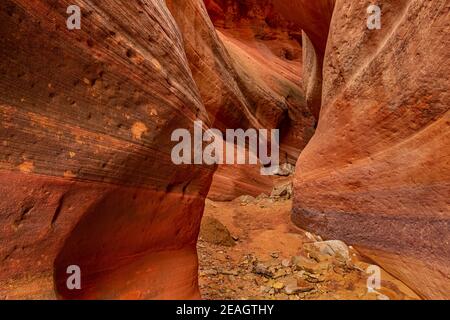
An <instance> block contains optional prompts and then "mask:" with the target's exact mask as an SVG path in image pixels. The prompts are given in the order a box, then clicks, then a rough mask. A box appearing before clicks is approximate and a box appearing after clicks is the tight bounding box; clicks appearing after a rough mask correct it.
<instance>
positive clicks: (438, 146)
mask: <svg viewBox="0 0 450 320" xmlns="http://www.w3.org/2000/svg"><path fill="white" fill-rule="evenodd" d="M279 2H280V3H285V4H286V5H290V4H291V3H292V1H286V2H283V1H279ZM319 2H320V1H318V2H314V3H319ZM325 2H326V1H323V3H325ZM297 3H298V6H299V10H300V11H301V10H303V9H305V8H306V7H302V4H301V1H298V2H297ZM310 3H312V2H310ZM379 4H380V5H381V6H382V29H381V30H374V31H369V30H368V29H367V27H366V25H365V21H366V19H367V13H366V10H367V6H368V4H367V1H362V0H361V1H340V2H337V4H336V8H335V10H334V14H333V19H332V22H331V27H330V33H329V37H328V41H327V47H326V51H325V56H324V69H323V88H322V102H321V111H320V120H319V125H318V129H317V132H316V134H315V136H314V138H313V139H312V140H311V142H310V144H309V145H308V146H307V148H306V149H305V150H304V151H303V152H302V154H301V156H300V158H299V161H298V163H297V175H296V181H295V193H296V197H295V204H294V220H295V222H296V223H297V224H298V225H299V226H301V227H304V228H307V229H309V230H313V231H314V232H316V233H319V234H320V235H322V236H324V237H325V238H328V239H340V240H344V241H345V242H346V243H348V244H352V245H354V246H355V247H356V248H357V249H359V250H360V251H361V252H362V253H363V254H365V255H367V256H368V257H370V258H371V259H372V260H373V261H375V262H376V263H377V264H379V265H381V266H382V267H383V268H384V269H385V270H386V271H388V272H390V273H391V274H393V275H394V276H396V277H398V278H399V279H400V280H402V281H403V282H404V283H406V284H407V285H408V286H410V287H411V288H412V289H413V290H414V291H416V292H417V293H419V294H420V295H421V296H422V297H424V298H447V299H448V298H449V297H450V291H449V288H450V282H449V278H448V275H449V274H450V269H449V261H450V251H449V246H448V243H449V235H450V230H449V210H448V208H449V202H448V198H449V196H448V195H449V194H450V185H449V180H450V179H449V178H450V165H449V162H448V159H449V158H450V153H449V150H450V149H449V148H448V147H447V146H448V141H449V133H450V130H449V123H450V121H449V119H450V118H449V107H448V106H449V105H450V98H449V90H448V85H449V71H450V70H449V64H448V53H447V51H448V48H447V47H448V38H449V30H450V27H449V23H448V19H447V17H448V11H449V7H448V4H446V3H445V1H432V2H422V1H381V2H380V1H379ZM306 11H307V10H306ZM291 12H294V11H291ZM313 16H314V17H315V15H313ZM314 19H315V18H314ZM323 19H325V20H327V19H328V14H326V15H325V17H324V18H323ZM319 20H321V19H320V18H319ZM314 21H317V20H314ZM298 22H299V23H303V27H304V29H305V31H306V32H307V33H308V35H309V38H310V39H311V42H312V44H313V46H314V47H315V49H316V51H318V52H316V53H317V56H319V55H320V52H321V50H318V48H319V49H320V48H321V46H320V43H321V42H320V41H318V40H317V39H316V36H315V35H314V33H311V31H308V29H307V28H306V24H307V23H305V19H304V17H302V18H300V17H299V21H298ZM316 59H318V60H320V58H319V57H316ZM310 63H312V62H310ZM305 69H306V70H312V69H314V68H313V67H312V66H309V67H308V66H305Z"/></svg>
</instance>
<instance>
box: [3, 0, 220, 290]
mask: <svg viewBox="0 0 450 320" xmlns="http://www.w3.org/2000/svg"><path fill="white" fill-rule="evenodd" d="M72 4H76V5H79V6H80V7H81V10H82V14H83V16H82V20H81V22H82V25H81V30H72V31H70V30H68V29H67V28H66V19H67V17H68V15H67V14H66V10H67V7H68V6H69V5H72ZM0 21H1V22H0V23H1V27H0V57H1V58H0V74H1V77H0V92H1V95H0V96H1V97H0V124H1V130H0V194H1V195H2V196H1V198H0V226H1V227H0V243H1V246H0V297H1V298H10V299H16V298H19V299H21V298H55V297H59V298H68V299H70V298H110V299H115V298H142V299H148V298H180V299H188V298H198V297H199V292H198V287H197V281H196V277H197V273H196V272H197V257H196V251H195V242H196V239H197V234H198V228H199V225H200V219H201V214H202V210H203V206H204V198H205V196H206V194H207V191H208V188H209V185H210V183H211V178H212V174H213V171H214V169H215V168H214V167H206V166H195V167H191V166H189V167H188V166H175V165H174V164H173V163H172V160H171V157H170V154H171V148H172V146H173V143H172V142H171V141H170V138H171V133H172V131H173V130H175V129H177V128H186V129H190V128H191V129H192V128H193V121H194V120H195V119H200V120H203V121H204V123H205V124H208V116H207V112H206V110H205V108H204V106H203V103H202V101H201V97H200V94H199V92H198V90H197V86H196V84H195V82H194V79H193V78H192V74H191V71H190V69H189V66H188V62H187V59H186V55H185V51H184V46H183V39H182V36H181V34H180V32H179V29H178V27H177V26H176V23H175V21H174V20H173V18H172V17H171V15H170V12H169V10H168V9H167V7H166V6H165V4H164V2H163V1H138V2H122V1H101V2H97V3H96V4H95V5H94V4H92V2H90V1H70V2H68V1H58V2H57V3H56V2H54V1H45V0H42V1H33V2H30V1H21V0H14V1H11V0H6V1H2V2H1V4H0ZM136 259H141V260H142V261H145V263H143V264H142V265H145V268H140V269H139V270H137V269H133V268H135V267H136V266H134V267H133V263H134V262H133V261H135V260H136ZM69 265H78V266H80V267H81V272H82V274H81V275H82V290H75V291H69V290H68V289H67V286H66V279H67V277H68V276H69V275H68V274H67V273H66V270H67V267H68V266H69ZM143 279H145V281H143ZM168 279H170V281H169V280H168ZM169 282H170V284H169ZM112 284H118V285H117V286H113V285H112ZM119 284H120V285H119Z"/></svg>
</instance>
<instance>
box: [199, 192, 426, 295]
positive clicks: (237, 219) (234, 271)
mask: <svg viewBox="0 0 450 320" xmlns="http://www.w3.org/2000/svg"><path fill="white" fill-rule="evenodd" d="M291 207H292V201H291V200H289V199H284V200H283V199H278V200H274V199H271V198H268V197H266V198H262V199H251V198H250V199H248V198H245V197H244V198H243V199H242V197H241V198H239V199H236V200H234V201H232V202H213V201H209V200H208V201H207V203H206V209H205V217H204V220H203V221H204V222H203V223H202V231H201V234H200V239H199V242H198V252H199V261H200V267H199V269H200V271H199V275H200V276H199V282H200V289H201V293H202V296H203V298H204V299H225V300H227V299H239V300H240V299H245V300H247V299H282V300H287V299H294V300H298V299H346V300H347V299H367V300H373V299H396V300H397V299H418V296H417V295H416V294H414V292H412V291H411V290H410V289H408V288H407V287H406V286H405V285H403V284H402V283H401V282H399V281H398V280H396V279H394V278H392V277H391V276H390V275H389V274H387V273H385V272H384V271H382V272H381V288H380V289H379V290H377V292H378V293H374V292H369V290H368V286H367V282H368V277H369V276H370V274H369V273H368V272H367V268H368V267H369V266H370V264H368V263H366V262H364V259H363V258H362V257H361V256H360V255H359V254H358V253H357V252H356V251H355V250H354V249H353V248H352V247H350V248H349V257H350V259H343V258H342V257H341V256H339V255H338V256H333V255H332V256H329V255H324V254H322V253H317V252H311V251H310V250H305V248H304V245H305V244H306V245H307V246H308V244H310V243H314V242H316V241H318V240H319V241H320V240H321V239H320V238H319V237H317V236H315V235H311V234H308V233H307V232H305V231H303V230H301V229H299V228H297V227H295V226H294V225H293V224H292V223H291V221H290V211H291ZM299 260H300V262H299ZM304 264H306V266H305V265H304Z"/></svg>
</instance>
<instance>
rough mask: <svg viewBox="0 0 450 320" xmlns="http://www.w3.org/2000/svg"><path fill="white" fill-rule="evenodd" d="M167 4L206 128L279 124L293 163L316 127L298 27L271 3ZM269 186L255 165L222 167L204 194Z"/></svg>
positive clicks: (286, 156)
mask: <svg viewBox="0 0 450 320" xmlns="http://www.w3.org/2000/svg"><path fill="white" fill-rule="evenodd" d="M167 4H168V7H169V9H170V10H171V12H172V15H173V17H174V19H175V20H176V22H177V24H178V26H179V28H180V31H181V33H182V35H183V39H184V46H185V50H186V55H187V58H188V61H189V67H190V69H191V70H192V75H193V78H194V79H195V82H196V84H197V86H198V89H199V92H200V95H201V98H202V101H203V103H204V105H205V108H206V110H207V112H208V115H209V117H210V119H211V123H212V127H213V128H217V129H219V130H222V131H225V129H244V130H245V129H248V128H264V129H274V128H281V132H280V134H281V153H280V155H281V159H280V160H281V162H282V163H285V162H290V163H292V164H294V163H295V162H296V160H297V158H298V156H299V154H300V151H301V150H302V149H303V148H304V147H305V146H306V144H307V143H308V141H309V140H310V138H311V136H312V135H313V133H314V125H315V120H314V117H313V116H312V114H311V113H310V111H309V109H308V108H307V106H306V103H305V96H304V93H303V90H302V88H301V86H300V84H301V46H300V42H299V40H301V30H300V29H299V28H298V27H296V26H295V25H292V24H290V23H288V22H287V21H286V20H283V18H282V17H281V16H280V15H277V14H276V13H275V12H274V10H273V6H272V5H271V1H256V0H254V1H246V2H245V5H243V4H242V1H236V0H233V1H204V2H203V1H201V0H168V1H167ZM208 14H209V16H211V17H212V21H211V19H210V17H209V16H208ZM299 37H300V38H299ZM255 182H256V183H255ZM272 187H273V183H272V180H271V179H269V178H267V177H261V175H260V173H259V170H258V168H257V167H252V166H242V165H240V166H227V165H223V166H220V168H219V169H218V171H217V173H216V175H215V176H214V180H213V184H212V187H211V191H210V194H209V195H210V197H211V198H212V199H222V200H224V199H227V200H229V199H234V198H236V197H238V196H239V195H243V194H252V195H258V194H260V193H261V192H270V190H271V189H272Z"/></svg>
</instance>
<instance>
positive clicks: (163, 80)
mask: <svg viewBox="0 0 450 320" xmlns="http://www.w3.org/2000/svg"><path fill="white" fill-rule="evenodd" d="M371 4H374V1H369V0H316V1H311V0H130V1H118V0H102V1H99V0H98V1H88V0H70V1H67V0H60V1H57V0H2V1H1V2H0V299H2V300H3V299H8V300H9V299H13V300H15V299H19V300H22V299H50V300H53V299H124V300H128V299H143V300H146V299H201V298H203V299H372V298H373V299H377V298H378V296H379V295H376V294H370V292H369V293H367V288H366V280H367V274H366V269H367V268H368V267H369V266H371V265H376V266H379V267H380V268H381V269H382V275H383V281H382V286H383V288H382V289H381V292H382V293H383V295H384V296H387V297H388V298H389V299H450V245H449V241H450V226H449V222H450V107H449V106H450V96H449V85H450V80H449V74H450V63H449V62H450V59H449V58H450V53H449V52H450V51H449V48H450V19H449V17H450V15H449V12H450V3H449V2H448V1H446V0H434V1H422V0H378V1H376V4H377V5H379V6H380V8H381V10H382V19H381V22H382V26H381V28H380V29H376V30H369V29H368V27H367V23H366V22H367V18H368V12H367V8H368V7H369V6H370V5H371ZM71 5H76V6H79V7H80V8H81V28H80V29H76V30H69V29H68V28H67V25H66V22H67V18H68V16H69V14H68V12H67V8H68V7H69V6H71ZM195 121H202V122H203V124H204V126H205V129H212V128H215V129H217V130H219V131H220V132H226V130H227V129H235V130H236V129H243V130H248V129H268V130H272V129H279V133H280V137H279V139H280V140H279V149H280V164H281V165H280V167H279V170H278V172H277V173H276V174H275V175H273V176H268V175H261V172H260V169H261V165H252V164H245V165H241V164H217V165H206V164H196V165H188V164H182V165H175V164H174V163H173V160H172V158H171V155H172V150H173V147H174V145H175V143H174V141H173V140H172V139H171V135H172V133H173V132H174V131H175V130H177V129H180V128H181V129H186V130H189V131H190V132H193V131H194V122H195ZM330 248H331V249H330ZM330 250H331V253H330ZM333 250H334V251H333ZM337 251H339V253H337V254H336V252H337ZM324 256H325V258H324ZM71 265H76V266H79V268H80V270H81V275H82V278H81V279H82V280H81V281H82V287H81V289H80V290H71V289H69V288H68V287H67V277H68V274H67V268H68V266H71ZM318 269H320V270H319V271H317V270H318ZM324 270H326V271H324ZM296 277H297V278H298V279H297V278H296ZM293 279H296V280H295V283H296V284H295V285H293V286H292V285H290V284H289V283H288V282H287V281H288V280H289V281H292V280H293ZM236 280H239V281H236ZM284 280H286V281H285V282H283V281H284ZM289 288H291V289H292V290H290V291H289Z"/></svg>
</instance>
